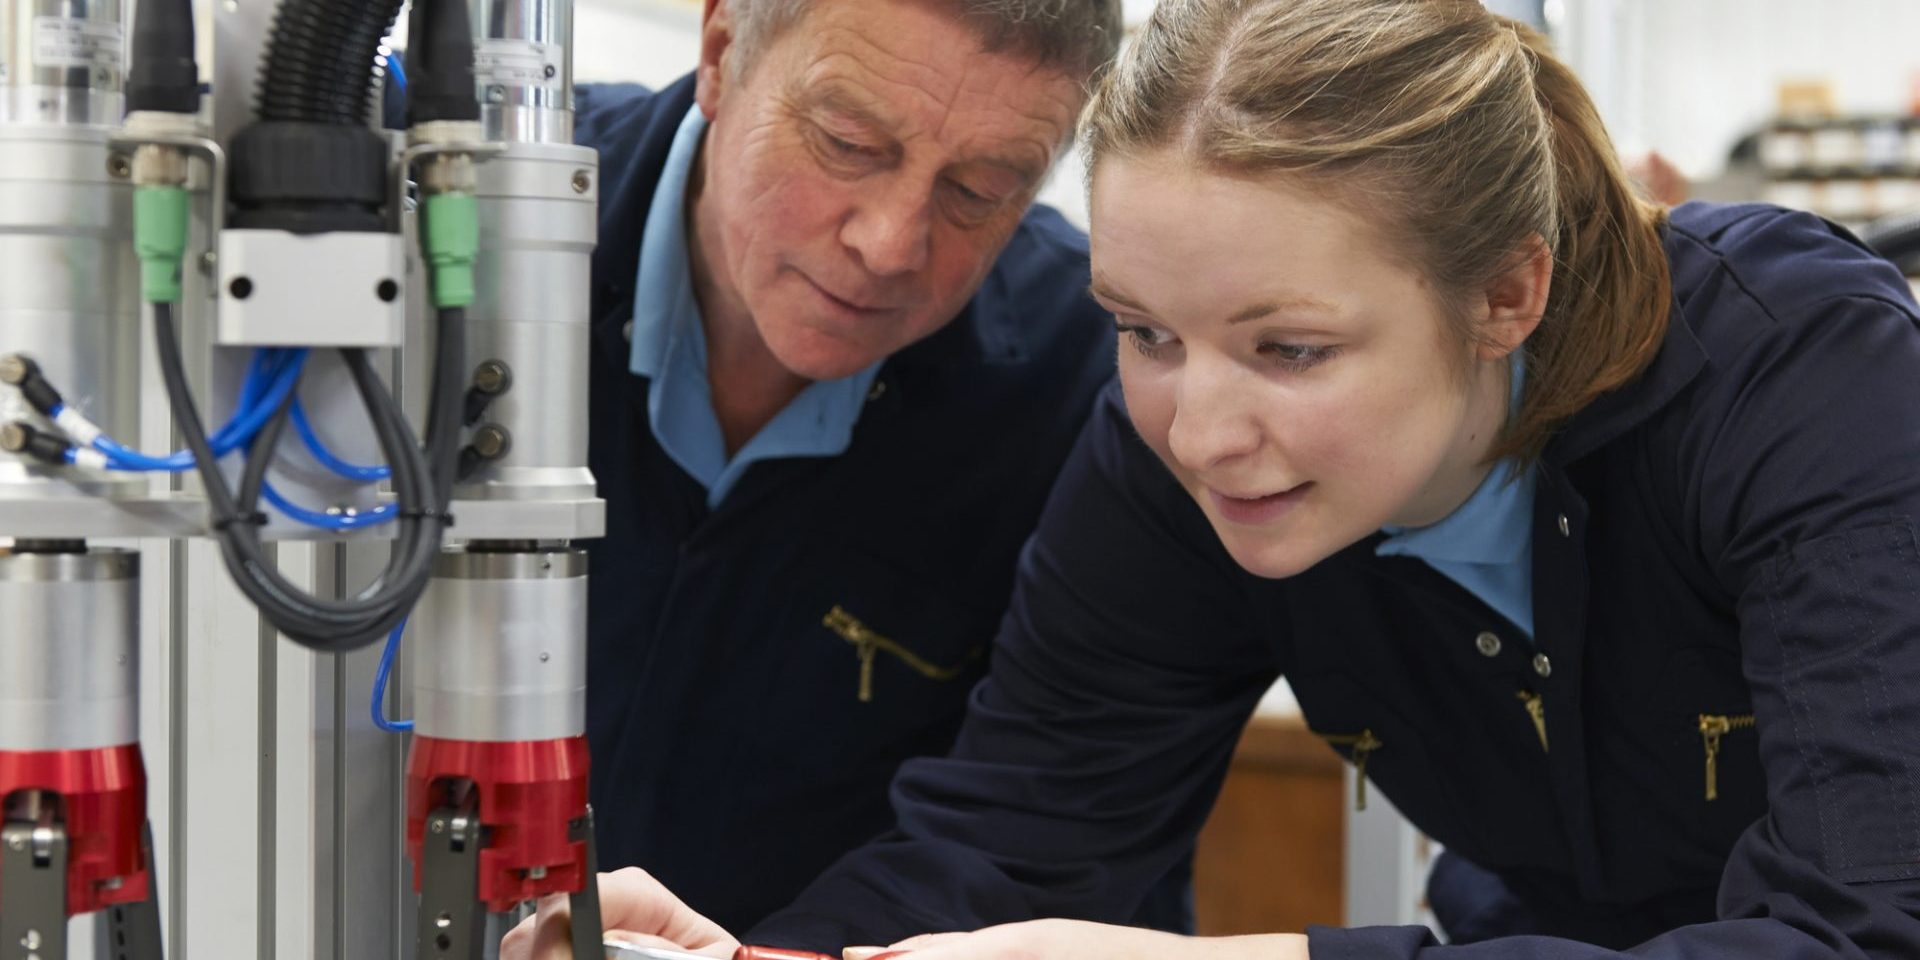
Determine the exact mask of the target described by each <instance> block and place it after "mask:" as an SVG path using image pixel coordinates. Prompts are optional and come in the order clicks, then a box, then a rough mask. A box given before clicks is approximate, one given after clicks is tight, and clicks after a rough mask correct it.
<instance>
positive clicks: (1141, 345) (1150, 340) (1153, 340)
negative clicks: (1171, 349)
mask: <svg viewBox="0 0 1920 960" xmlns="http://www.w3.org/2000/svg"><path fill="white" fill-rule="evenodd" d="M1117 326H1119V328H1120V332H1121V333H1122V334H1125V335H1126V338H1127V340H1128V341H1130V342H1131V343H1132V344H1133V348H1134V349H1135V350H1138V351H1140V355H1141V356H1144V357H1158V356H1159V355H1160V354H1161V352H1162V351H1164V350H1166V348H1167V347H1168V346H1169V345H1171V344H1172V343H1173V338H1172V337H1171V336H1169V335H1167V334H1164V333H1161V332H1160V331H1158V330H1155V329H1153V328H1152V327H1142V326H1139V325H1137V324H1125V323H1123V324H1118V325H1117Z"/></svg>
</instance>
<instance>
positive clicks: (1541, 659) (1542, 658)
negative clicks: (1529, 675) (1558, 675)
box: [1533, 653, 1553, 678]
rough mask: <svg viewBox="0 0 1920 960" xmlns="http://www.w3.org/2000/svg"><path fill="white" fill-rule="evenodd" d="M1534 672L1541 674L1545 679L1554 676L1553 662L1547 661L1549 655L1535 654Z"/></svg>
mask: <svg viewBox="0 0 1920 960" xmlns="http://www.w3.org/2000/svg"><path fill="white" fill-rule="evenodd" d="M1533 672H1534V673H1537V674H1539V675H1540V676H1541V677H1543V678H1544V677H1550V676H1553V661H1552V660H1549V659H1547V655H1546V654H1544V653H1536V654H1534V655H1533Z"/></svg>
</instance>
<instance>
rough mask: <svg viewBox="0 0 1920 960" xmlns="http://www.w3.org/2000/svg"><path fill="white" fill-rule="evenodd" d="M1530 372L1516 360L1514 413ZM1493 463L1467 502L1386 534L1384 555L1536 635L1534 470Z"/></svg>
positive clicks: (1380, 548) (1509, 462)
mask: <svg viewBox="0 0 1920 960" xmlns="http://www.w3.org/2000/svg"><path fill="white" fill-rule="evenodd" d="M1525 380H1526V366H1525V364H1524V363H1522V362H1521V360H1520V359H1519V354H1518V353H1517V352H1516V353H1515V359H1514V363H1513V389H1512V393H1511V396H1510V397H1509V408H1510V409H1511V410H1514V411H1517V410H1518V409H1519V407H1520V389H1521V387H1522V385H1523V384H1524V382H1525ZM1518 469H1519V468H1518V466H1517V464H1516V463H1515V461H1513V460H1512V459H1506V460H1502V461H1500V462H1499V463H1497V464H1494V467H1493V469H1492V470H1490V471H1488V473H1487V477H1486V479H1484V480H1482V481H1480V486H1479V487H1478V488H1476V489H1475V490H1474V491H1473V495H1472V496H1470V497H1468V498H1467V500H1466V502H1465V503H1462V504H1461V505H1460V506H1458V507H1456V508H1454V511H1453V512H1452V513H1449V514H1447V515H1446V516H1445V517H1442V518H1441V519H1440V520H1439V521H1437V522H1435V523H1433V524H1430V525H1428V526H1424V527H1413V528H1406V527H1393V526H1388V527H1382V528H1381V530H1382V531H1383V532H1385V533H1386V534H1387V535H1388V536H1387V539H1386V540H1384V541H1382V542H1381V544H1380V545H1379V546H1378V547H1377V548H1375V550H1374V552H1375V553H1376V554H1378V555H1380V556H1383V557H1384V556H1408V557H1417V558H1419V559H1421V560H1424V561H1426V562H1427V565H1428V566H1430V567H1432V568H1434V569H1435V570H1438V571H1439V572H1440V573H1442V574H1445V575H1446V576H1447V577H1448V578H1449V579H1451V580H1453V581H1454V582H1455V583H1458V584H1459V585H1461V586H1462V587H1465V588H1466V589H1467V590H1468V591H1470V592H1471V593H1473V594H1474V596H1476V597H1479V598H1480V600H1481V601H1482V602H1484V603H1485V604H1486V605H1487V606H1489V607H1492V608H1493V609H1494V610H1496V611H1498V612H1499V613H1500V615H1501V616H1504V617H1506V618H1507V619H1508V620H1511V621H1513V622H1514V624H1515V625H1517V626H1519V627H1520V629H1522V630H1524V631H1526V634H1527V636H1528V637H1532V636H1533V495H1534V471H1532V470H1528V471H1526V473H1525V474H1524V475H1519V476H1516V472H1517V471H1518Z"/></svg>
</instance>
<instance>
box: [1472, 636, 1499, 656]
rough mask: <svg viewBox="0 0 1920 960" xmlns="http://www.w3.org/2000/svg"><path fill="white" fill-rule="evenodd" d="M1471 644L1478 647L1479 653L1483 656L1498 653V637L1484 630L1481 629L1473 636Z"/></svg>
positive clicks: (1496, 654) (1497, 654)
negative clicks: (1478, 633) (1477, 634)
mask: <svg viewBox="0 0 1920 960" xmlns="http://www.w3.org/2000/svg"><path fill="white" fill-rule="evenodd" d="M1473 645H1474V646H1475V647H1477V648H1479V650H1480V655H1481V656H1483V657H1497V656H1499V655H1500V638H1499V637H1497V636H1494V635H1493V634H1491V633H1487V632H1486V631H1481V633H1480V635H1479V636H1477V637H1474V638H1473Z"/></svg>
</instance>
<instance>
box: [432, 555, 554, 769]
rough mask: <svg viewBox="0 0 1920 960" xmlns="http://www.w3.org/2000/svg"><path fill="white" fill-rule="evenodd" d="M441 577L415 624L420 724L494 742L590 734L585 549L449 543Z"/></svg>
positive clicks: (446, 735) (438, 570)
mask: <svg viewBox="0 0 1920 960" xmlns="http://www.w3.org/2000/svg"><path fill="white" fill-rule="evenodd" d="M433 575H434V579H433V584H432V586H430V587H428V588H427V592H426V595H425V596H423V597H422V598H421V599H420V605H419V608H418V609H417V610H416V611H415V612H414V615H413V618H412V620H411V622H410V625H409V627H408V631H409V632H410V633H412V634H413V637H412V638H411V640H412V642H413V643H414V644H415V646H414V660H413V662H414V670H413V672H414V678H415V679H414V691H413V715H414V732H416V733H418V734H421V735H423V736H429V737H438V738H441V739H446V740H467V741H475V742H484V743H514V742H521V741H534V740H557V739H560V738H563V737H573V736H579V735H581V734H583V733H585V732H586V725H587V556H586V553H585V551H582V550H553V551H547V552H527V553H469V552H466V551H463V550H449V551H447V552H445V553H443V554H441V555H440V559H439V561H438V562H437V563H436V564H435V565H434V571H433Z"/></svg>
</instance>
